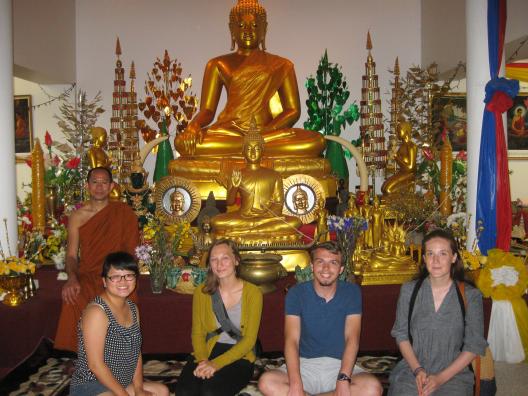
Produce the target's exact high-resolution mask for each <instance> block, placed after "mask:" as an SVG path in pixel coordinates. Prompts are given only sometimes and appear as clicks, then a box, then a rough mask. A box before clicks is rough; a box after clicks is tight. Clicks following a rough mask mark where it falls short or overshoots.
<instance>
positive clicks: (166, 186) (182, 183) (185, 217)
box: [154, 176, 202, 224]
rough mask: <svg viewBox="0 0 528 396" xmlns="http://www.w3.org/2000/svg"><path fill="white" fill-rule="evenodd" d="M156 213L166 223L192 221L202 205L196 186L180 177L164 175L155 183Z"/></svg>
mask: <svg viewBox="0 0 528 396" xmlns="http://www.w3.org/2000/svg"><path fill="white" fill-rule="evenodd" d="M154 199H155V202H156V214H157V215H158V216H160V217H161V218H162V219H163V221H164V222H165V223H166V224H175V223H180V222H184V221H186V222H189V223H190V222H192V221H193V220H194V219H195V218H196V217H197V216H198V213H199V211H200V207H201V205H202V201H201V197H200V192H199V191H198V187H196V185H195V184H194V183H193V182H192V181H190V180H187V179H185V178H182V177H176V176H166V177H164V178H163V179H161V180H160V181H159V182H157V183H156V189H155V192H154Z"/></svg>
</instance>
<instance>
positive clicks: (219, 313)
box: [205, 290, 242, 341]
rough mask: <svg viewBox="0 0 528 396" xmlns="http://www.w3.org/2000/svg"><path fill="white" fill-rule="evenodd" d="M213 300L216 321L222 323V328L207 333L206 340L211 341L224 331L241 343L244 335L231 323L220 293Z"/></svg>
mask: <svg viewBox="0 0 528 396" xmlns="http://www.w3.org/2000/svg"><path fill="white" fill-rule="evenodd" d="M211 299H212V300H213V312H214V314H215V316H216V320H218V323H220V327H219V328H218V329H216V330H214V331H212V332H210V333H207V335H206V337H205V339H206V341H207V340H209V339H210V338H211V337H214V336H216V335H218V334H220V333H221V332H222V331H225V332H226V333H227V334H229V336H230V337H231V338H233V339H234V340H236V341H239V340H240V339H241V338H242V333H241V332H240V330H238V329H237V328H236V326H235V325H234V324H233V322H231V320H230V319H229V316H227V310H226V308H225V305H224V302H223V301H222V296H221V295H220V292H219V291H218V290H216V292H215V293H214V294H213V295H212V296H211Z"/></svg>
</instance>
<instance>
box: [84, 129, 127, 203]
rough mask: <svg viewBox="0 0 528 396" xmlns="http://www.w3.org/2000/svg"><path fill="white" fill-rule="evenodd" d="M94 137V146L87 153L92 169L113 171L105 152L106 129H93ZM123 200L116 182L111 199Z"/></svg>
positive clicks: (91, 131)
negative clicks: (101, 168)
mask: <svg viewBox="0 0 528 396" xmlns="http://www.w3.org/2000/svg"><path fill="white" fill-rule="evenodd" d="M90 134H91V135H92V146H91V147H90V148H89V149H88V151H87V152H86V158H87V159H88V164H89V166H90V169H93V168H98V167H103V168H108V169H109V170H110V171H111V170H112V161H111V160H110V157H108V154H106V152H105V150H104V149H105V148H106V142H107V137H108V135H107V133H106V129H104V128H102V127H92V128H91V129H90ZM120 198H121V186H120V185H119V184H117V182H115V181H114V187H113V188H112V191H110V199H111V200H114V201H118V200H119V199H120Z"/></svg>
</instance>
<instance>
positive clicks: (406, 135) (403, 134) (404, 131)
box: [396, 121, 411, 141]
mask: <svg viewBox="0 0 528 396" xmlns="http://www.w3.org/2000/svg"><path fill="white" fill-rule="evenodd" d="M396 133H397V135H398V138H399V139H401V140H403V141H408V140H409V139H410V138H411V123H410V122H408V121H400V122H399V123H398V128H397V130H396Z"/></svg>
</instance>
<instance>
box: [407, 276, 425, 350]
mask: <svg viewBox="0 0 528 396" xmlns="http://www.w3.org/2000/svg"><path fill="white" fill-rule="evenodd" d="M423 281H424V278H419V279H418V280H417V281H416V284H415V285H414V289H413V291H412V294H411V301H410V302H409V314H408V315H407V334H408V336H409V342H410V343H411V345H412V343H413V339H412V336H411V318H412V313H413V309H414V303H415V302H416V296H417V295H418V290H420V287H422V283H423Z"/></svg>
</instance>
